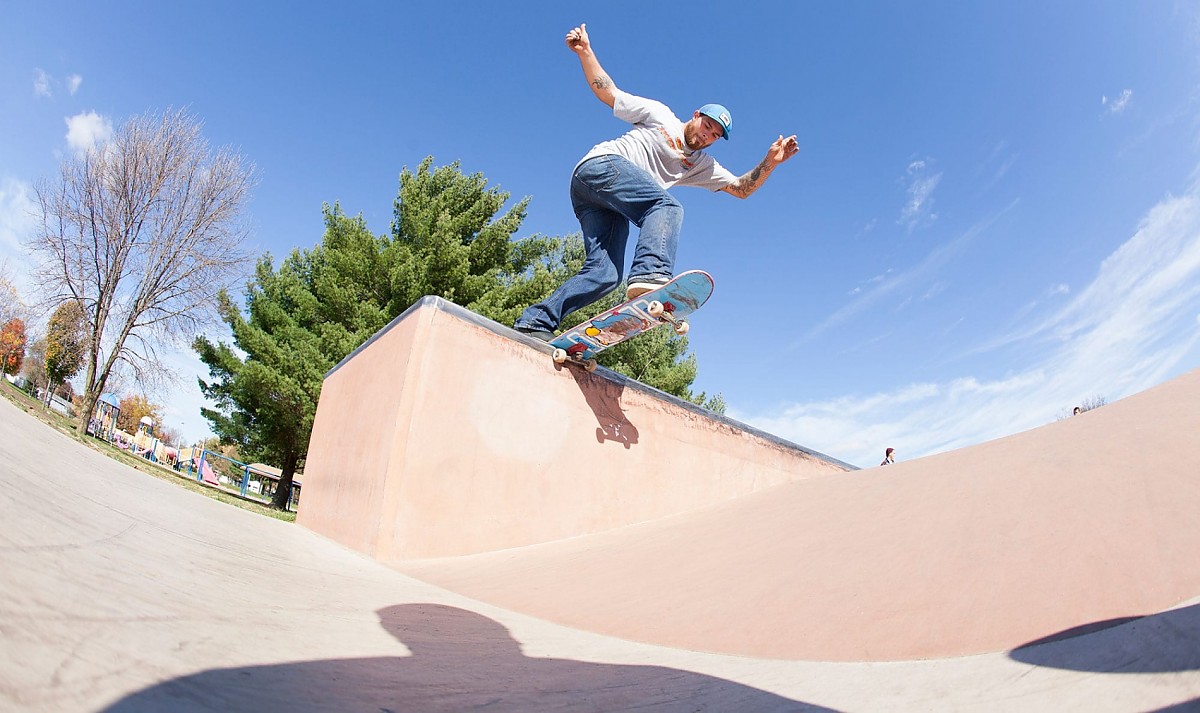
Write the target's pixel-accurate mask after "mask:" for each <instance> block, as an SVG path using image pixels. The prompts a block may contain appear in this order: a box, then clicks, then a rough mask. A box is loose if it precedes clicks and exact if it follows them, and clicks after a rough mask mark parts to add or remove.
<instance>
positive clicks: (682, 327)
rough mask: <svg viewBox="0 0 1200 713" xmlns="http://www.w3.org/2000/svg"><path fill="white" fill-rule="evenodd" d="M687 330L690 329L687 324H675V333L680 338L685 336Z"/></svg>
mask: <svg viewBox="0 0 1200 713" xmlns="http://www.w3.org/2000/svg"><path fill="white" fill-rule="evenodd" d="M689 328H690V327H689V325H688V323H687V322H676V323H675V333H676V334H678V335H680V336H682V335H684V334H687V333H688V329H689Z"/></svg>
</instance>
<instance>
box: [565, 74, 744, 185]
mask: <svg viewBox="0 0 1200 713" xmlns="http://www.w3.org/2000/svg"><path fill="white" fill-rule="evenodd" d="M613 116H615V117H617V118H618V119H621V120H623V121H628V122H629V123H631V124H633V129H632V130H630V131H629V132H628V133H627V134H625V135H624V136H621V137H619V138H616V139H613V140H612V141H605V142H603V143H599V144H596V145H595V146H593V147H592V150H591V151H588V152H587V155H585V156H584V157H583V158H582V159H580V160H579V164H582V163H583V162H584V161H587V160H588V159H590V158H595V157H596V156H607V155H610V154H616V155H618V156H623V157H625V158H627V159H629V160H630V161H631V162H632V163H633V164H634V165H635V166H639V167H641V168H643V169H645V170H646V171H647V172H648V173H649V174H650V175H651V176H653V177H654V179H655V180H656V181H658V184H659V185H660V186H662V187H663V188H664V189H665V188H670V187H672V186H699V187H701V188H709V189H712V190H714V191H718V190H720V189H722V188H724V187H725V186H728V185H730V184H731V183H733V182H735V181H737V176H734V175H733V174H732V173H730V172H729V171H728V170H727V169H726V168H725V167H724V166H722V165H721V164H719V163H717V162H716V161H715V160H714V159H713V157H712V156H709V155H708V154H706V153H704V152H703V151H692V150H691V149H689V148H688V147H687V143H686V142H685V141H684V140H683V124H684V122H682V121H680V120H679V119H678V118H676V116H675V114H673V113H672V112H671V110H670V108H668V107H667V106H666V105H665V104H663V103H662V102H656V101H654V100H653V99H645V98H643V97H639V96H634V95H633V94H628V93H626V92H623V91H620V90H617V92H616V101H614V102H613ZM579 164H576V165H575V168H579Z"/></svg>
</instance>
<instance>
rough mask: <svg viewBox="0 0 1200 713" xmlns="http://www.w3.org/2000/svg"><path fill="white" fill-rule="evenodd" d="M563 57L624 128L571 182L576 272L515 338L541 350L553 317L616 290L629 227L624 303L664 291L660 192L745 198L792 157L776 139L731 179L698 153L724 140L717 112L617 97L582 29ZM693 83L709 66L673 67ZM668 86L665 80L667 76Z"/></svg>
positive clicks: (675, 217) (725, 123)
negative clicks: (685, 111) (577, 231)
mask: <svg viewBox="0 0 1200 713" xmlns="http://www.w3.org/2000/svg"><path fill="white" fill-rule="evenodd" d="M566 39H567V47H569V48H570V49H571V51H572V52H574V53H575V54H576V55H577V56H578V57H579V63H580V65H581V66H582V67H583V76H584V78H585V79H587V82H588V86H589V87H591V90H592V93H593V94H595V95H596V98H597V99H599V100H600V101H602V102H604V103H605V104H606V105H608V106H610V107H612V110H613V115H614V116H616V117H617V118H618V119H622V120H624V121H627V122H629V123H630V124H633V129H632V130H631V131H629V132H628V133H626V134H625V135H624V136H621V137H620V138H617V139H614V140H612V141H605V142H603V143H600V144H597V145H596V146H594V147H592V150H591V151H589V152H588V153H587V154H585V155H584V157H583V159H582V160H580V162H579V163H578V164H576V166H575V170H574V172H573V173H572V175H571V205H572V207H573V208H574V209H575V217H576V218H578V219H579V227H580V228H582V231H583V246H584V249H585V251H586V257H585V259H584V262H583V267H582V268H581V269H580V270H579V272H578V273H577V274H576V275H574V276H573V277H571V278H570V279H568V280H567V281H566V282H564V283H563V284H562V285H561V286H560V287H559V288H558V289H557V290H555V291H554V293H553V294H551V295H550V297H548V298H547V299H546V300H545V301H544V302H540V303H538V304H535V305H533V306H531V307H529V308H528V309H526V310H525V311H524V312H522V313H521V316H520V317H518V318H517V321H516V322H515V323H514V324H513V326H514V327H515V328H516V329H517V331H519V332H523V333H525V334H528V335H531V336H534V337H537V338H538V339H543V340H547V341H549V340H550V339H553V338H554V330H555V329H557V328H558V326H559V324H560V323H561V322H562V318H563V315H565V314H568V313H570V312H572V311H574V310H577V309H579V308H581V307H586V306H587V305H589V304H591V303H593V302H595V301H596V300H598V299H600V298H601V297H603V296H604V295H606V294H608V293H609V292H611V291H612V289H613V288H614V287H616V286H617V285H618V284H620V282H621V278H622V275H623V273H624V271H625V248H626V243H627V242H628V239H629V224H630V223H633V224H634V225H637V226H638V228H639V229H640V231H641V232H640V233H639V234H638V241H637V248H636V251H635V252H634V255H633V266H632V267H631V268H630V271H629V274H630V276H629V285H628V287H627V289H626V292H625V296H626V299H632V298H634V297H637V296H638V295H641V294H645V293H646V292H649V291H651V290H653V289H655V288H657V287H659V286H660V285H664V284H666V283H667V282H670V280H671V277H672V276H673V275H674V270H675V253H676V249H677V248H678V245H679V232H680V228H681V227H682V225H683V206H682V205H680V203H679V201H677V200H675V198H673V197H672V196H671V194H669V193H667V189H669V188H672V187H674V186H697V187H701V188H708V189H709V190H712V191H724V192H725V193H728V194H729V195H731V196H736V197H738V198H746V197H748V196H749V195H750V194H751V193H754V192H755V191H756V190H758V189H759V187H761V186H762V184H763V183H764V182H765V181H766V180H767V177H768V176H770V175H771V172H772V171H774V170H775V167H776V166H778V165H779V164H781V163H783V162H784V161H787V160H788V159H790V158H791V157H792V156H795V155H796V153H797V152H799V150H800V148H799V146H798V145H797V144H796V137H795V136H794V135H793V136H789V137H787V138H786V139H785V138H784V137H783V135H782V134H781V135H780V136H779V138H778V139H776V140H775V142H774V143H772V144H771V147H770V148H769V149H768V150H767V155H766V156H765V157H764V158H763V160H762V161H760V162H759V164H758V165H757V166H755V167H754V168H753V169H752V170H751V171H750V172H749V173H746V174H744V175H742V176H740V177H738V176H735V175H733V174H732V173H730V172H729V171H728V170H727V169H726V168H724V167H723V166H721V164H719V163H717V162H716V161H715V160H713V158H712V157H711V156H709V155H708V154H706V153H704V149H705V148H707V147H709V146H711V145H712V144H713V142H715V141H716V140H717V139H729V131H730V129H731V128H732V126H733V117H732V116H731V115H730V113H729V110H728V109H726V108H725V107H723V106H721V105H720V104H705V105H704V106H702V107H700V108H699V109H696V110H695V111H694V112H692V115H691V117H690V118H689V119H688V120H687V121H680V120H679V119H678V118H677V117H676V116H675V114H674V112H672V111H671V109H670V108H669V107H667V106H666V105H664V104H662V103H660V102H657V101H654V100H651V99H644V98H642V97H638V96H634V95H632V94H627V93H626V92H623V91H621V90H620V89H618V88H617V85H616V84H614V83H613V80H612V79H611V78H610V77H609V76H608V74H606V73H605V71H604V69H603V67H601V66H600V61H599V60H598V59H597V58H596V54H595V53H594V52H593V51H592V43H591V39H590V38H589V37H588V33H587V25H580V26H579V27H576V28H575V29H573V30H571V31H570V32H568V33H567V38H566ZM681 61H683V62H684V63H685V66H686V65H687V63H689V62H690V63H695V66H694V67H693V68H692V69H691V70H682V69H680V68H676V70H673V71H694V72H698V73H700V74H703V73H704V72H705V71H706V69H705V64H706V62H714V61H715V62H725V61H727V60H720V59H714V58H713V57H712V56H709V57H707V58H705V57H703V56H701V57H699V58H692V59H684V60H681ZM668 76H669V73H668Z"/></svg>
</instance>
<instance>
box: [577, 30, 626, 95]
mask: <svg viewBox="0 0 1200 713" xmlns="http://www.w3.org/2000/svg"><path fill="white" fill-rule="evenodd" d="M567 47H569V48H571V51H572V52H574V53H575V54H576V55H578V56H579V64H580V65H582V66H583V76H584V77H585V78H586V79H587V82H588V86H589V87H591V88H592V93H593V94H595V95H596V98H597V99H599V100H600V101H602V102H604V103H605V104H607V105H608V106H609V107H611V106H612V105H613V102H615V101H616V100H617V95H616V93H615V92H616V89H617V85H615V84H613V80H612V79H610V78H609V76H608V74H607V73H606V72H605V71H604V68H603V67H601V66H600V60H598V59H596V54H595V53H594V52H592V42H591V40H589V39H588V33H587V25H586V24H583V25H580V26H579V27H576V28H575V29H573V30H571V31H570V32H568V33H567Z"/></svg>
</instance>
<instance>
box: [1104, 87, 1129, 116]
mask: <svg viewBox="0 0 1200 713" xmlns="http://www.w3.org/2000/svg"><path fill="white" fill-rule="evenodd" d="M1132 99H1133V90H1132V89H1126V90H1125V91H1123V92H1121V95H1120V96H1118V97H1117V98H1116V99H1113V100H1112V101H1111V102H1110V101H1109V100H1108V97H1107V96H1102V97H1100V103H1101V104H1102V105H1104V107H1105V111H1106V112H1108V113H1109V114H1120V113H1122V112H1124V111H1125V109H1127V108H1128V107H1129V102H1130V100H1132Z"/></svg>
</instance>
